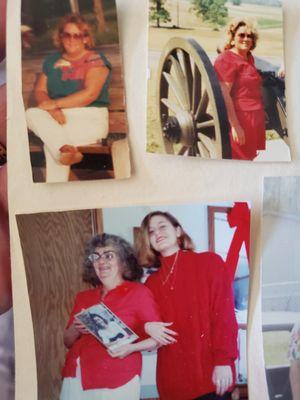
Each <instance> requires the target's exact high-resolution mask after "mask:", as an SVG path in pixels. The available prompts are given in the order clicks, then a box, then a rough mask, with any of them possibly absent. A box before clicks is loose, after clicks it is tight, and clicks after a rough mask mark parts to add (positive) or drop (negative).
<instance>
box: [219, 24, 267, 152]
mask: <svg viewBox="0 0 300 400" xmlns="http://www.w3.org/2000/svg"><path fill="white" fill-rule="evenodd" d="M227 33H228V41H227V43H226V45H225V47H224V51H223V52H222V53H221V54H220V55H219V56H218V57H217V59H216V61H215V65H214V67H215V71H216V73H217V75H218V78H219V80H220V84H221V89H222V93H223V96H224V100H225V104H226V108H227V114H228V119H229V122H230V125H231V132H230V140H231V147H232V158H234V159H241V160H253V159H254V158H255V157H256V155H257V151H258V150H265V143H266V139H265V136H266V134H265V113H264V106H263V102H262V92H261V77H260V75H259V73H258V71H257V69H256V67H255V65H254V58H253V56H252V54H251V50H253V49H254V48H255V46H256V42H257V39H258V34H257V31H256V29H255V28H254V26H253V25H252V23H250V22H248V21H246V20H243V19H240V20H235V21H233V22H232V23H231V24H230V25H229V28H228V32H227Z"/></svg>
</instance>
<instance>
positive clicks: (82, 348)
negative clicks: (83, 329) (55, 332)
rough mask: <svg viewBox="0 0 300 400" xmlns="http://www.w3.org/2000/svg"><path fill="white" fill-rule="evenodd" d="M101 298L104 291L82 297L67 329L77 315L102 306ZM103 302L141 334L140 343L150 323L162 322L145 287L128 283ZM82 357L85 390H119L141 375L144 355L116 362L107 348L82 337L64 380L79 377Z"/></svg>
mask: <svg viewBox="0 0 300 400" xmlns="http://www.w3.org/2000/svg"><path fill="white" fill-rule="evenodd" d="M100 298H101V288H97V289H91V290H86V291H84V292H80V293H78V295H77V296H76V299H75V305H74V308H73V310H72V312H71V316H70V320H69V322H68V325H67V326H70V325H71V323H72V322H73V320H74V315H75V314H77V313H78V312H80V311H81V310H82V309H83V308H88V307H90V306H93V305H95V304H97V303H99V302H100ZM102 301H103V303H104V304H105V305H107V307H109V308H110V309H111V310H112V312H113V313H115V314H116V315H117V316H118V317H119V318H120V319H121V320H122V321H123V322H124V323H125V324H126V325H128V326H129V327H130V328H131V329H132V330H133V331H134V332H135V333H137V335H139V336H140V339H143V338H145V331H144V324H145V323H146V322H149V321H160V315H159V312H158V308H157V305H156V303H155V301H154V299H153V295H152V293H151V292H150V290H149V289H147V288H146V287H145V286H144V285H142V284H141V283H137V282H129V281H125V282H124V283H123V284H121V285H120V286H117V287H116V288H115V289H113V290H111V291H110V292H108V293H107V295H106V296H105V297H104V300H102ZM78 357H80V366H81V380H82V386H83V389H84V390H87V389H101V388H109V389H113V388H117V387H119V386H122V385H124V384H125V383H127V382H129V381H130V380H131V379H132V378H133V377H134V376H135V375H140V373H141V368H142V355H141V353H140V352H136V353H132V354H130V355H129V356H127V357H125V358H123V359H119V358H112V357H111V356H110V355H109V354H108V352H107V350H106V348H105V347H104V346H103V345H102V344H101V343H100V342H99V341H98V340H97V339H96V338H95V337H94V336H92V335H91V334H87V335H82V336H81V337H80V338H79V339H78V340H76V342H75V343H74V344H73V346H72V347H71V348H70V350H69V351H68V353H67V356H66V361H65V365H64V368H63V371H62V375H63V377H75V375H76V360H77V358H78Z"/></svg>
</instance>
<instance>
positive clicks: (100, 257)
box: [88, 250, 116, 263]
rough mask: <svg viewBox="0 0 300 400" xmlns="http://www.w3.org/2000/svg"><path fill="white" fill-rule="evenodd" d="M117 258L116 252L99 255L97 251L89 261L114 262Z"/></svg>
mask: <svg viewBox="0 0 300 400" xmlns="http://www.w3.org/2000/svg"><path fill="white" fill-rule="evenodd" d="M115 258H116V253H115V252H114V251H111V250H109V251H104V252H103V253H102V254H99V253H97V252H96V251H95V252H94V253H92V254H90V255H89V256H88V259H89V260H90V261H91V262H92V263H94V262H96V261H100V260H102V261H104V262H105V261H108V262H110V261H112V260H113V259H115Z"/></svg>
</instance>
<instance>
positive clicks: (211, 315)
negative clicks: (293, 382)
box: [146, 251, 237, 400]
mask: <svg viewBox="0 0 300 400" xmlns="http://www.w3.org/2000/svg"><path fill="white" fill-rule="evenodd" d="M174 260H175V254H173V255H172V256H170V257H165V258H161V267H160V269H159V271H158V272H157V273H154V274H153V275H152V276H150V277H149V278H148V280H147V282H146V285H147V286H148V287H149V288H150V289H151V291H152V292H153V294H154V297H155V300H156V302H157V303H158V305H159V307H160V313H161V317H162V320H163V321H165V322H173V325H172V326H171V327H170V328H171V329H174V330H175V331H177V332H178V334H179V335H178V338H177V339H178V341H177V343H175V344H171V345H169V346H163V347H161V348H160V349H159V350H158V360H157V386H158V391H159V394H160V399H162V400H171V399H172V400H188V399H194V398H196V397H199V396H202V395H204V394H207V393H210V392H214V391H215V386H214V384H213V383H212V372H213V368H214V367H215V366H216V365H230V366H231V367H232V371H233V375H234V377H235V370H234V360H235V359H236V357H237V323H236V319H235V314H234V305H233V295H232V288H231V284H230V279H229V277H228V274H227V270H226V269H225V264H224V262H223V260H222V259H221V257H219V256H218V255H216V254H215V253H210V252H206V253H200V254H198V253H194V252H192V251H180V252H179V255H178V259H177V262H176V264H175V266H174V268H173V273H171V274H169V272H170V270H171V268H172V265H173V263H174Z"/></svg>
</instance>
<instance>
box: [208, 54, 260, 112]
mask: <svg viewBox="0 0 300 400" xmlns="http://www.w3.org/2000/svg"><path fill="white" fill-rule="evenodd" d="M214 68H215V71H216V73H217V75H218V78H219V80H220V81H221V82H229V83H233V85H232V89H231V93H230V94H231V96H232V99H233V104H234V107H235V109H236V110H243V111H253V110H260V109H263V102H262V92H261V82H262V79H261V76H260V75H259V73H258V71H257V69H256V67H255V65H254V58H253V56H252V55H250V56H249V59H248V61H247V60H245V59H243V58H242V57H241V56H240V55H238V54H236V53H234V52H233V51H231V50H225V51H224V52H223V53H221V54H220V55H219V56H218V57H217V59H216V61H215V64H214Z"/></svg>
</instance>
